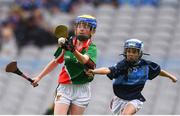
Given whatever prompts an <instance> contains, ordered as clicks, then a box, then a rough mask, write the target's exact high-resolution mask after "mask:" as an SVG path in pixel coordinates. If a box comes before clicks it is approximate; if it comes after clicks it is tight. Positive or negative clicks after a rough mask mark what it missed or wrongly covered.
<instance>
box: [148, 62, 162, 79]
mask: <svg viewBox="0 0 180 116" xmlns="http://www.w3.org/2000/svg"><path fill="white" fill-rule="evenodd" d="M148 66H149V72H148V79H149V80H152V79H154V78H155V77H157V76H158V75H159V73H160V72H161V67H160V66H159V65H158V64H156V63H154V62H148Z"/></svg>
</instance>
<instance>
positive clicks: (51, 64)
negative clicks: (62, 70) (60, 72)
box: [32, 59, 58, 87]
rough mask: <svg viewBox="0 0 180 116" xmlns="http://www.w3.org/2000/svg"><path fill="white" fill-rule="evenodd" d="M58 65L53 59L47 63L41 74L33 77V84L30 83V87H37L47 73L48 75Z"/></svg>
mask: <svg viewBox="0 0 180 116" xmlns="http://www.w3.org/2000/svg"><path fill="white" fill-rule="evenodd" d="M57 65H58V63H57V62H56V60H55V59H53V60H52V61H51V62H49V64H48V65H47V66H46V67H45V68H44V69H43V70H42V71H41V73H40V74H39V75H38V76H37V77H35V78H34V79H33V80H34V82H33V83H32V85H33V86H34V87H35V85H37V83H38V82H39V81H40V80H41V79H42V78H43V77H44V76H45V75H47V74H48V73H50V72H51V71H52V70H53V69H54V68H55V67H56V66H57Z"/></svg>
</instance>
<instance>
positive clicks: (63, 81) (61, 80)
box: [58, 66, 72, 84]
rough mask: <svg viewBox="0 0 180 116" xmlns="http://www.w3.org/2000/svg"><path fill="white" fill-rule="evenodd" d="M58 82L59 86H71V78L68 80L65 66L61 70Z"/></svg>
mask: <svg viewBox="0 0 180 116" xmlns="http://www.w3.org/2000/svg"><path fill="white" fill-rule="evenodd" d="M58 82H59V83H61V84H71V83H72V82H71V78H70V76H69V74H68V73H67V71H66V68H65V66H63V68H62V71H61V73H60V75H59V78H58Z"/></svg>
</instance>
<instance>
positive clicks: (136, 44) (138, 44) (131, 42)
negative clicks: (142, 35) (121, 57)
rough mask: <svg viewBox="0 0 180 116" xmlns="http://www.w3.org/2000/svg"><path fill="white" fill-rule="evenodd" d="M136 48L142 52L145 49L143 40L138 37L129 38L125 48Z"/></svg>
mask: <svg viewBox="0 0 180 116" xmlns="http://www.w3.org/2000/svg"><path fill="white" fill-rule="evenodd" d="M126 48H135V49H139V51H140V52H142V51H143V42H142V41H140V40H138V39H128V40H127V41H126V42H125V44H124V49H126Z"/></svg>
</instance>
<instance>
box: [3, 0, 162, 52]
mask: <svg viewBox="0 0 180 116" xmlns="http://www.w3.org/2000/svg"><path fill="white" fill-rule="evenodd" d="M14 2H15V5H14V3H13V5H12V6H11V5H9V7H10V10H7V9H9V8H6V7H7V6H4V7H3V5H2V4H1V6H2V7H1V9H0V12H1V18H0V51H2V50H3V49H10V48H9V47H8V46H16V48H17V50H16V51H20V50H21V49H22V48H23V47H24V46H26V45H28V44H33V45H35V46H38V47H43V46H46V45H53V44H56V39H54V38H55V37H54V35H53V29H54V26H55V25H56V26H57V25H58V24H57V22H56V21H55V20H54V19H55V17H58V16H60V15H61V14H62V13H65V14H74V13H75V12H76V10H77V9H78V8H79V5H83V4H91V5H93V6H94V8H97V7H98V6H100V5H102V4H109V5H113V6H114V7H115V8H117V7H120V6H121V5H123V4H129V5H132V6H135V7H138V6H142V5H152V6H155V7H158V5H159V0H14ZM3 8H4V9H3ZM3 10H5V12H4V11H3ZM6 10H7V11H6ZM2 12H4V17H3V13H2ZM47 14H48V16H49V17H50V18H51V19H50V20H47ZM47 21H50V22H52V23H54V25H50V23H49V22H47Z"/></svg>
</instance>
